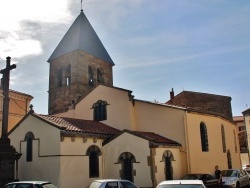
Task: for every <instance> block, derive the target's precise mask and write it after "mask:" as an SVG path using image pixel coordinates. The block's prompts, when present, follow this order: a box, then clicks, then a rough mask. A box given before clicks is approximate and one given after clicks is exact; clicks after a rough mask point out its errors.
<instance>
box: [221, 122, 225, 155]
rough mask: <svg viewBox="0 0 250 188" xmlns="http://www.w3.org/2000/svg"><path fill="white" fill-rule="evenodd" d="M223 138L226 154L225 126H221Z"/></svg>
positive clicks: (223, 147)
mask: <svg viewBox="0 0 250 188" xmlns="http://www.w3.org/2000/svg"><path fill="white" fill-rule="evenodd" d="M221 138H222V149H223V153H226V138H225V130H224V125H221Z"/></svg>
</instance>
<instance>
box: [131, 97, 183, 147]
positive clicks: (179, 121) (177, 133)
mask: <svg viewBox="0 0 250 188" xmlns="http://www.w3.org/2000/svg"><path fill="white" fill-rule="evenodd" d="M135 113H136V114H135V115H136V122H137V127H138V130H140V131H148V132H154V133H157V134H159V135H161V136H164V137H166V138H169V139H172V140H174V141H176V142H178V143H180V144H181V145H182V147H183V148H185V147H186V142H185V129H184V114H185V113H184V110H181V109H176V108H171V107H167V106H162V105H157V104H152V103H147V102H141V101H136V102H135Z"/></svg>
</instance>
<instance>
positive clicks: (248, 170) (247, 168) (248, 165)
mask: <svg viewBox="0 0 250 188" xmlns="http://www.w3.org/2000/svg"><path fill="white" fill-rule="evenodd" d="M242 169H243V170H245V171H247V172H248V173H249V172H250V164H244V165H242Z"/></svg>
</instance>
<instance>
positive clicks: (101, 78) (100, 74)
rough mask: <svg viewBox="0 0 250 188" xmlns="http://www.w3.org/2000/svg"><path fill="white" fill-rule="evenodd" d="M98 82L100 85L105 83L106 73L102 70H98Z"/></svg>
mask: <svg viewBox="0 0 250 188" xmlns="http://www.w3.org/2000/svg"><path fill="white" fill-rule="evenodd" d="M97 82H98V83H102V84H103V83H104V71H103V69H101V68H98V69H97Z"/></svg>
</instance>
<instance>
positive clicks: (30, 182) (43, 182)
mask: <svg viewBox="0 0 250 188" xmlns="http://www.w3.org/2000/svg"><path fill="white" fill-rule="evenodd" d="M13 183H14V184H21V183H29V184H47V183H50V182H49V181H15V182H10V183H8V184H13Z"/></svg>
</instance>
